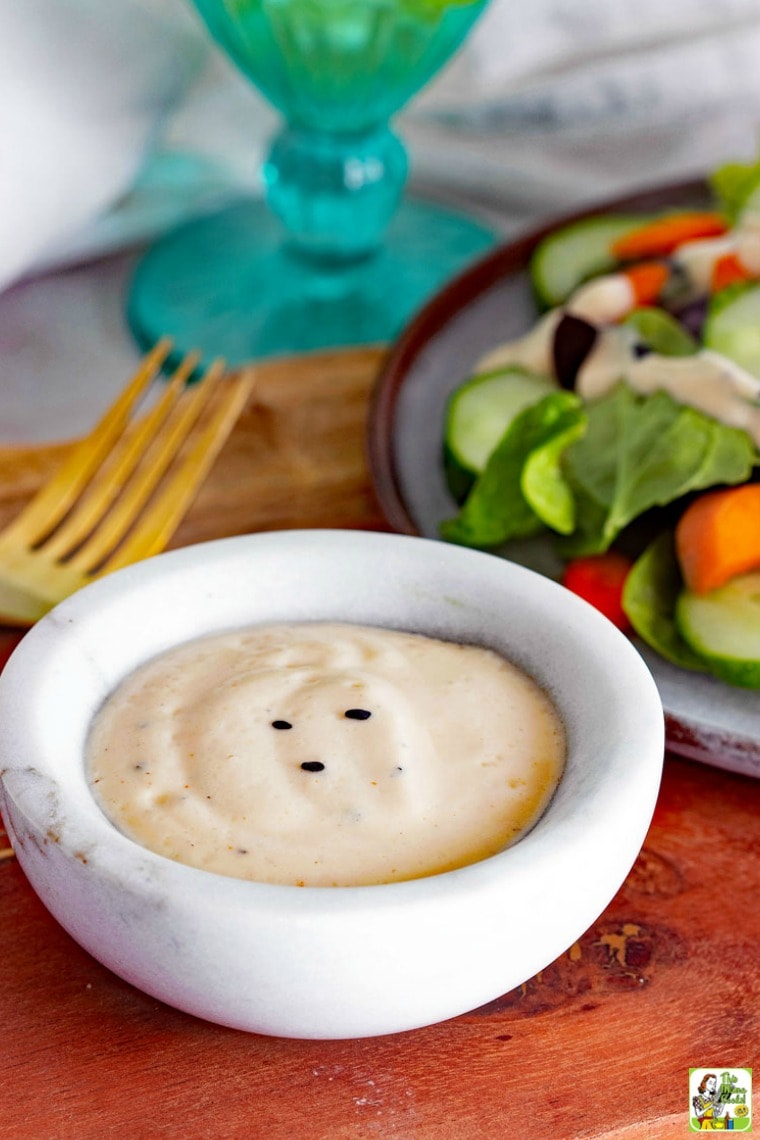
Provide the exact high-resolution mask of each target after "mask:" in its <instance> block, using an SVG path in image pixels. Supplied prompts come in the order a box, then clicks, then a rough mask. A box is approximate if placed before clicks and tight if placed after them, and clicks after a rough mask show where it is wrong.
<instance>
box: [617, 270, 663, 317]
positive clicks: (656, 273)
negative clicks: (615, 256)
mask: <svg viewBox="0 0 760 1140" xmlns="http://www.w3.org/2000/svg"><path fill="white" fill-rule="evenodd" d="M623 273H624V275H625V276H626V277H627V278H628V280H629V281H630V283H631V286H632V288H633V295H634V298H635V303H634V305H633V308H636V309H638V308H640V306H642V305H653V304H654V303H655V301H656V300H657V298H658V297H659V296H660V293H661V292H662V290H663V288H664V287H665V284H666V282H667V280H668V278H669V277H670V270H669V269H668V267H667V266H666V265H663V263H662V262H661V261H642V262H640V263H639V264H638V265H629V266H628V267H627V268H626V269H625V270H623Z"/></svg>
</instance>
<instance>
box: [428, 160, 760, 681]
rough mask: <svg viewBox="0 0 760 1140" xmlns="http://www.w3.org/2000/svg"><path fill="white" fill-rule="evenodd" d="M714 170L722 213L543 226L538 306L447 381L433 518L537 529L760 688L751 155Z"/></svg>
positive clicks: (452, 533)
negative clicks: (529, 320)
mask: <svg viewBox="0 0 760 1140" xmlns="http://www.w3.org/2000/svg"><path fill="white" fill-rule="evenodd" d="M712 183H713V187H714V189H715V190H716V193H717V196H718V199H719V202H720V204H721V212H719V211H718V210H712V211H710V210H707V211H705V210H701V211H700V210H697V211H694V210H681V211H677V210H676V211H672V212H670V213H665V214H661V215H658V216H655V217H651V216H649V217H639V218H636V217H630V216H625V215H600V216H598V217H590V218H586V219H583V220H581V221H580V222H576V223H570V224H568V226H566V227H563V228H561V229H558V230H555V231H553V232H552V233H551V234H549V236H548V237H545V238H544V239H543V240H542V241H541V242H540V243H539V245H538V246H537V247H536V249H535V250H534V252H533V255H532V260H531V264H530V274H531V278H532V281H533V284H534V287H535V292H536V298H537V300H538V301H539V303H540V304H541V305H542V306H544V308H545V309H546V311H545V312H544V313H543V314H542V315H541V316H540V317H539V319H538V320H537V322H536V323H535V324H534V326H533V327H532V328H531V329H529V330H528V331H527V332H526V333H525V334H524V335H522V336H520V337H517V338H515V339H512V340H510V341H509V342H507V343H505V344H501V345H499V346H498V347H496V348H494V349H492V350H491V351H489V352H488V353H487V354H485V355H484V356H483V357H481V359H480V360H479V361H478V363H477V366H476V369H475V371H474V374H473V375H472V376H471V377H470V378H469V379H467V380H465V381H464V382H463V383H462V384H460V385H459V387H458V388H456V389H455V390H454V392H453V393H452V395H451V397H450V398H449V401H448V404H447V409H446V420H445V427H444V440H443V444H444V446H443V455H444V464H445V471H446V477H447V482H448V485H449V489H450V490H451V493H452V495H453V496H454V498H455V499H456V500H457V502H458V503H459V504H460V510H459V513H458V515H457V516H456V517H454V518H450V519H447V520H445V521H444V522H442V523H441V526H440V530H441V534H442V536H443V537H444V538H446V539H448V540H449V541H454V542H460V543H463V544H465V545H470V546H478V547H485V548H491V549H493V548H501V547H503V545H504V544H505V543H507V544H508V543H510V542H512V541H513V540H516V539H524V538H530V537H532V536H534V535H540V534H542V533H543V534H544V535H546V537H547V538H549V539H551V540H552V543H551V545H553V547H554V556H555V558H558V559H559V562H560V563H561V564H563V565H564V571H563V573H562V580H563V581H564V582H565V584H566V585H568V586H569V587H570V588H571V589H572V588H573V586H572V585H571V582H572V581H578V582H582V583H585V585H583V588H582V590H576V592H581V593H582V596H584V597H586V598H587V600H589V601H591V602H592V604H597V603H598V601H599V599H600V598H601V597H602V595H604V601H605V606H606V607H607V608H606V609H605V607H604V606H598V608H602V610H603V612H607V611H608V610H609V611H610V612H614V613H616V614H617V615H618V618H617V619H615V618H613V620H615V621H616V624H618V625H619V626H620V628H623V629H630V627H631V626H632V627H633V631H634V632H635V633H637V634H638V635H639V636H640V637H641V638H642V639H643V640H644V641H646V642H647V643H648V644H649V645H650V646H652V647H653V648H654V649H655V650H657V652H658V653H660V654H661V655H662V656H663V657H665V658H666V659H667V660H669V661H671V662H672V663H674V664H676V665H678V666H681V667H682V668H685V669H692V670H697V671H702V672H709V673H713V674H714V675H715V676H716V677H718V678H720V679H722V680H724V681H727V682H728V683H729V684H733V685H741V686H744V687H747V688H756V689H760V509H758V503H759V502H760V485H758V481H757V474H758V472H759V471H760V162H758V163H757V164H754V165H750V166H747V167H745V166H741V165H740V164H732V165H729V166H728V167H724V168H721V170H720V171H717V172H716V174H715V175H714V176H713V179H712ZM743 492H748V493H747V494H744V493H743ZM749 492H752V493H751V494H750V493H749ZM755 492H757V494H756V493H755ZM674 528H675V529H674ZM737 544H738V545H737ZM512 549H513V548H509V549H508V550H507V551H505V552H506V553H510V556H517V557H518V560H519V557H520V555H519V552H515V554H512V553H511V551H512ZM737 551H738V553H737ZM546 553H548V551H547V552H546ZM542 557H544V556H542ZM543 565H544V567H545V568H548V566H549V563H546V562H545V561H544V563H543ZM626 565H627V566H628V570H626ZM695 567H697V568H698V570H696V571H695ZM576 570H577V573H575V571H576ZM555 572H556V571H555ZM705 583H706V584H705ZM589 590H590V591H591V592H590V593H589ZM584 591H585V592H584ZM591 594H594V597H592V596H591ZM595 599H596V600H595Z"/></svg>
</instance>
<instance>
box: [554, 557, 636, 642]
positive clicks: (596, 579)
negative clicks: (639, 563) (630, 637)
mask: <svg viewBox="0 0 760 1140" xmlns="http://www.w3.org/2000/svg"><path fill="white" fill-rule="evenodd" d="M630 569H631V563H630V561H629V559H627V558H625V557H624V556H623V555H622V554H618V553H617V551H615V550H608V551H606V552H605V553H604V554H590V555H587V556H586V557H584V558H575V559H573V561H572V562H568V564H567V566H566V567H565V571H564V574H563V575H562V585H563V586H566V587H567V589H568V590H572V592H573V593H574V594H577V595H578V597H579V598H583V599H584V601H586V602H589V603H590V604H591V605H592V606H594V607H595V608H596V609H598V610H599V612H600V613H603V614H604V616H605V617H606V618H608V619H609V620H610V621H611V622H612V623H613V625H616V626H617V627H618V629H622V630H623V631H624V632H625V631H627V630H628V629H630V622H629V621H628V617H627V616H626V613H625V611H624V609H623V586H624V585H625V580H626V578H627V577H628V572H629V570H630Z"/></svg>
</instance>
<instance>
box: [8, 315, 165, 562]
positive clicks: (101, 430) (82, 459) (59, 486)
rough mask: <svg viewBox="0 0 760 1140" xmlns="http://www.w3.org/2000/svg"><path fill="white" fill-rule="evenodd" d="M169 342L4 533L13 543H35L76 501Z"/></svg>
mask: <svg viewBox="0 0 760 1140" xmlns="http://www.w3.org/2000/svg"><path fill="white" fill-rule="evenodd" d="M171 346H172V342H171V340H170V339H169V338H168V337H164V338H163V339H162V340H160V341H159V342H158V343H157V344H156V345H155V347H154V348H153V349H152V350H151V351H150V352H149V353H148V355H147V356H146V357H145V358H144V359H143V361H142V362H141V364H140V366H139V368H138V369H137V371H136V372H135V374H134V376H133V378H132V380H131V381H130V383H129V384H128V385H127V387H126V388H125V389H124V390H123V391H122V392H121V394H120V395H119V396H118V398H117V399H116V400H115V401H114V403H113V404H112V405H111V407H110V408H108V410H107V411H106V413H105V414H104V415H103V417H102V419H101V420H100V421H99V423H98V424H97V425H96V426H95V428H94V429H93V431H92V432H91V433H90V435H88V436H87V437H86V438H85V439H83V440H82V441H81V443H79V444H78V445H77V446H76V447H75V448H74V450H73V451H72V452H71V453H70V455H69V457H68V459H67V460H65V462H64V463H63V464H62V466H61V468H60V470H59V471H58V473H57V474H56V475H55V476H54V477H53V479H51V481H50V482H49V483H47V484H46V485H45V486H44V487H43V488H42V489H41V490H40V491H39V492H38V493H37V495H36V496H35V498H34V499H32V501H31V503H29V505H28V506H27V507H26V508H25V510H24V511H23V512H22V514H21V515H19V517H18V518H17V519H16V520H14V522H12V523H11V524H10V525H9V526H8V527H7V528H6V530H5V532H4V533H5V534H6V535H8V537H9V538H13V539H14V540H16V539H17V540H18V541H23V542H25V543H29V544H34V543H35V542H37V541H39V539H40V538H41V537H43V536H44V535H45V534H48V533H49V532H50V531H51V530H52V529H53V528H54V527H55V526H56V524H57V523H58V522H60V520H61V519H62V518H63V516H64V515H65V514H66V512H67V511H68V509H69V508H70V506H71V504H72V503H73V502H75V501H76V499H77V497H78V495H79V493H80V492H81V490H82V488H83V487H84V486H85V485H86V483H87V481H88V479H89V478H90V476H91V474H92V472H93V471H94V470H96V469H97V468H98V467H99V466H100V464H101V462H102V461H103V458H104V457H105V456H106V455H107V454H108V452H109V451H110V449H111V447H112V445H113V443H114V441H115V440H116V439H117V438H118V436H119V434H120V433H121V430H122V428H123V426H124V423H125V422H126V420H127V418H128V416H129V414H130V412H131V410H132V407H133V406H134V405H135V404H136V403H137V401H138V399H139V398H140V396H141V395H142V393H143V392H144V391H145V389H146V388H147V386H148V384H150V382H151V380H152V379H153V377H154V376H155V374H156V372H157V371H158V369H159V368H160V367H161V365H162V364H163V363H164V361H165V360H166V357H167V356H168V354H169V351H170V350H171Z"/></svg>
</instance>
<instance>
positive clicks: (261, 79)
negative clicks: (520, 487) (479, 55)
mask: <svg viewBox="0 0 760 1140" xmlns="http://www.w3.org/2000/svg"><path fill="white" fill-rule="evenodd" d="M194 2H195V4H196V7H197V8H198V10H199V11H200V14H201V16H202V17H203V19H204V20H205V22H206V24H207V26H208V28H209V30H210V32H211V34H212V36H213V37H214V39H215V40H216V41H217V42H218V43H219V44H220V45H221V46H222V48H223V49H224V50H225V51H226V52H227V53H228V54H229V56H230V57H231V58H232V59H233V60H234V61H235V63H236V64H237V65H238V66H239V67H240V69H241V70H242V71H243V72H244V74H245V75H246V76H247V77H248V78H249V79H250V80H251V81H252V82H253V83H254V84H255V85H256V87H257V88H258V89H259V90H260V91H261V92H262V93H263V95H264V96H266V98H267V99H269V100H270V102H271V103H273V104H274V106H275V107H276V108H277V109H278V110H279V111H280V112H281V114H282V115H283V117H284V120H285V122H284V126H283V128H282V129H281V130H280V132H279V133H278V134H277V136H276V137H275V138H274V140H273V141H272V144H271V148H270V150H269V154H268V156H267V158H266V160H265V162H264V166H263V179H264V186H265V195H264V199H263V200H262V199H256V198H251V199H246V200H243V201H241V202H239V203H237V204H233V205H231V206H228V207H226V208H225V209H223V210H221V211H220V212H218V213H216V214H211V215H209V216H205V217H202V218H200V219H197V220H194V221H191V222H189V223H187V224H185V225H183V226H181V227H180V228H179V229H177V230H175V231H173V232H172V233H170V234H168V235H167V236H166V237H164V238H162V239H160V240H159V241H158V242H157V243H156V244H155V245H154V246H153V247H152V248H151V249H149V250H148V252H147V253H146V254H145V255H144V256H143V258H142V259H141V261H140V262H139V263H138V266H137V268H136V271H135V274H134V277H133V279H132V282H131V287H130V292H129V297H128V303H127V316H128V321H129V324H130V327H131V329H132V331H133V333H134V334H135V336H136V337H137V339H138V341H139V342H140V343H141V344H142V345H143V346H147V345H150V344H152V343H154V342H155V340H156V339H158V337H159V336H163V335H169V336H171V337H173V338H174V341H175V351H176V352H177V353H184V352H185V351H186V350H187V349H189V348H190V347H192V346H199V347H200V348H201V350H202V351H203V353H204V354H205V355H207V356H215V355H222V356H224V357H226V359H227V360H228V361H229V362H230V363H233V364H235V363H239V362H241V361H244V360H250V359H252V358H255V357H262V356H267V355H273V354H279V353H288V352H297V351H305V350H310V349H316V348H321V347H326V346H340V345H348V344H358V343H369V342H378V341H386V340H389V339H391V338H392V337H393V336H395V335H396V333H398V332H399V331H400V329H401V328H402V327H403V325H404V323H405V322H406V321H407V320H408V319H409V317H410V315H411V314H412V313H413V312H414V310H415V309H416V308H418V307H419V306H420V305H421V304H422V302H423V301H424V300H425V299H426V298H427V297H428V296H429V295H430V294H431V293H432V292H433V291H434V290H435V289H436V288H437V287H438V286H439V285H441V284H442V283H443V281H444V280H446V279H447V278H448V277H450V276H451V275H452V274H453V273H455V272H457V271H458V270H459V269H461V268H462V267H463V266H464V265H465V264H466V263H467V262H468V261H470V260H472V259H473V258H474V257H475V256H477V255H478V254H480V253H482V252H483V251H484V250H486V249H487V248H489V247H490V246H491V245H492V244H493V242H494V240H495V236H496V235H495V234H494V233H493V232H492V231H491V230H490V229H488V228H487V227H485V226H482V225H480V224H479V223H477V222H475V221H474V220H471V219H469V218H466V217H464V216H462V215H460V214H457V213H455V212H454V211H451V210H448V209H444V208H441V207H439V206H434V205H432V204H429V203H423V202H418V201H414V200H409V199H406V198H404V197H403V189H404V184H405V181H406V177H407V168H408V162H407V155H406V151H405V149H404V146H403V144H402V143H401V141H400V140H399V139H398V137H397V136H396V135H395V134H394V133H393V132H392V131H391V130H390V128H389V125H388V122H389V119H390V118H391V116H392V115H394V114H395V113H396V112H397V111H398V110H399V109H400V108H401V107H402V106H403V105H404V104H405V103H406V102H407V100H408V99H410V98H411V97H412V96H413V95H414V94H415V93H416V92H417V91H418V90H419V89H420V88H421V87H422V86H423V85H424V84H425V83H426V82H427V81H428V80H429V79H430V78H431V77H432V76H433V75H434V74H435V73H436V72H437V71H438V70H439V68H441V67H442V66H443V64H444V63H446V62H447V61H448V60H449V58H450V57H451V55H452V54H453V53H454V52H455V51H456V49H457V48H458V47H459V46H460V45H461V44H462V42H463V40H464V38H465V36H466V35H467V33H468V31H469V30H470V28H471V27H472V25H473V23H474V22H475V20H476V19H477V17H478V16H479V15H480V13H481V11H482V10H483V8H484V7H485V4H486V2H487V0H464V2H463V0H453V2H446V0H194Z"/></svg>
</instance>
